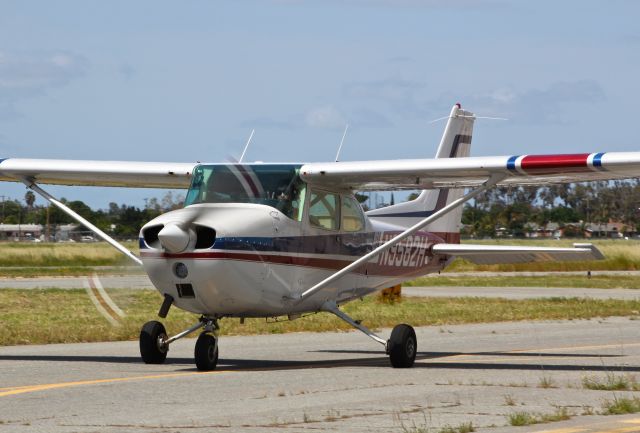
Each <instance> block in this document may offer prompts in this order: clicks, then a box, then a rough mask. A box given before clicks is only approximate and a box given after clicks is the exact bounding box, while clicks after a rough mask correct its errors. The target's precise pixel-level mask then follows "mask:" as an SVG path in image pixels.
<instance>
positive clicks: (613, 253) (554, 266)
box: [0, 239, 640, 272]
mask: <svg viewBox="0 0 640 433" xmlns="http://www.w3.org/2000/svg"><path fill="white" fill-rule="evenodd" d="M573 242H591V243H593V244H594V245H596V246H597V247H598V248H599V249H600V250H601V251H602V253H603V254H604V255H605V257H606V259H605V260H598V261H576V262H560V261H552V262H536V263H518V264H502V265H475V264H473V263H471V262H468V261H466V260H463V259H456V260H455V261H454V262H453V263H452V264H451V265H450V266H449V267H448V268H447V270H446V271H447V272H481V271H495V272H504V271H512V272H518V271H530V272H533V271H547V272H549V271H588V270H591V271H598V270H619V271H621V270H640V241H639V240H635V239H634V240H599V239H594V240H584V239H573V240H572V239H563V240H559V241H556V240H546V239H545V240H542V239H536V240H534V239H528V240H527V239H487V240H481V241H475V240H464V241H462V243H464V244H474V245H521V246H540V247H542V246H546V247H571V246H572V244H573ZM124 245H125V247H127V248H128V249H130V250H131V251H133V252H135V253H137V251H138V245H137V242H136V241H128V242H124ZM126 264H130V263H129V262H128V259H127V258H126V257H124V256H123V255H122V254H121V253H120V252H118V251H117V250H115V249H114V248H113V247H111V246H110V245H108V244H107V243H106V242H91V243H44V242H43V243H29V242H2V243H0V267H7V266H34V267H39V266H66V267H75V266H118V265H126Z"/></svg>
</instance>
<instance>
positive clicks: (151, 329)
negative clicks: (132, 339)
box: [140, 320, 169, 364]
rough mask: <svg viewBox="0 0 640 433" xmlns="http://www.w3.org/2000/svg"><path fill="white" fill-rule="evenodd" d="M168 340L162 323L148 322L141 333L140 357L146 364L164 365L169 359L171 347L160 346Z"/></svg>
mask: <svg viewBox="0 0 640 433" xmlns="http://www.w3.org/2000/svg"><path fill="white" fill-rule="evenodd" d="M166 339H167V331H166V330H165V329H164V325H163V324H162V323H160V322H157V321H155V320H152V321H151V322H147V323H145V324H144V326H143V327H142V330H141V331H140V356H141V357H142V360H143V361H144V363H145V364H162V363H163V362H164V360H165V359H167V352H168V350H169V347H168V346H166V345H162V344H160V342H161V341H162V340H166Z"/></svg>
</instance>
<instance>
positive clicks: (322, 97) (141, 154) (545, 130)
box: [0, 0, 640, 208]
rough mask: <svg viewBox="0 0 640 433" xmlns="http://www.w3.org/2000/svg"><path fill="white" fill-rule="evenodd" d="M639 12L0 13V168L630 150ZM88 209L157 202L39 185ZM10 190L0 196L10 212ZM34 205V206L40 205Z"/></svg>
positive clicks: (87, 5) (165, 8)
mask: <svg viewBox="0 0 640 433" xmlns="http://www.w3.org/2000/svg"><path fill="white" fill-rule="evenodd" d="M639 16H640V2H634V1H621V0H611V1H607V2H594V1H562V2H557V1H537V2H516V1H512V2H510V1H500V0H476V1H472V0H460V1H445V0H395V1H391V0H371V1H366V0H343V1H340V0H325V1H319V0H316V1H311V0H273V1H269V0H261V1H257V0H256V1H251V0H236V1H184V2H169V1H138V2H131V1H110V2H86V1H56V2H45V1H42V2H35V1H23V2H11V1H0V157H2V158H4V157H25V158H27V157H28V158H62V159H110V160H142V161H180V162H192V161H211V162H217V161H223V160H225V159H226V158H227V157H228V156H230V155H234V156H236V157H237V156H238V155H239V154H240V153H241V151H242V147H243V145H244V142H245V141H246V139H247V137H248V135H249V133H250V131H251V129H252V128H255V129H256V133H255V137H254V140H253V142H252V145H251V147H250V149H249V151H248V153H247V156H246V160H251V161H252V160H262V161H322V160H331V159H332V158H333V157H334V156H335V152H336V149H337V146H338V144H339V141H340V138H341V135H342V130H343V128H344V125H345V123H349V125H350V127H349V133H348V135H347V138H346V140H345V145H344V148H343V152H342V157H341V159H342V160H358V159H394V158H420V157H430V156H432V155H433V154H434V152H435V148H436V146H437V143H438V140H439V138H440V135H441V133H442V129H443V127H444V123H443V122H436V123H433V124H431V123H429V121H430V120H433V119H436V118H439V117H442V116H445V115H446V114H447V113H448V112H449V110H450V108H451V105H453V104H454V103H456V102H461V103H462V104H463V106H464V107H465V108H468V109H470V110H471V111H474V112H475V113H476V114H477V115H480V116H501V117H507V118H509V119H510V120H509V121H490V120H479V121H478V122H476V127H475V130H474V139H473V146H472V155H476V156H480V155H504V154H524V153H554V152H555V153H560V152H583V151H631V150H639V147H640V146H639V143H638V140H637V134H636V133H635V130H634V128H635V127H634V126H633V125H634V124H635V121H636V115H635V111H636V105H637V101H638V100H639V99H640V80H638V78H637V77H638V76H639V75H640V55H638V53H639V52H640V27H639V26H638V25H637V19H638V17H639ZM48 189H49V190H50V191H51V192H52V193H54V194H55V195H58V196H63V197H66V198H67V199H80V200H84V201H86V202H87V203H88V204H90V205H91V206H92V207H100V208H105V207H107V205H108V203H109V202H111V201H115V202H118V203H122V202H126V203H131V204H135V205H139V206H141V205H143V203H144V201H143V199H144V198H145V197H153V196H161V195H162V194H163V192H162V191H156V190H123V189H109V188H98V189H95V188H69V187H48ZM24 193H25V189H24V187H21V186H18V185H13V184H6V183H5V184H0V195H5V196H10V197H12V198H19V199H21V198H22V197H23V196H24ZM38 202H40V203H42V201H41V199H38Z"/></svg>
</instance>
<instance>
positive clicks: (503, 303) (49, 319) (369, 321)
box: [0, 289, 640, 345]
mask: <svg viewBox="0 0 640 433" xmlns="http://www.w3.org/2000/svg"><path fill="white" fill-rule="evenodd" d="M108 293H109V295H110V296H111V298H112V299H113V300H114V301H115V303H116V304H117V305H118V306H119V307H120V308H121V309H122V310H124V312H125V313H126V317H125V318H124V319H123V320H121V324H120V325H119V326H112V325H110V323H109V322H108V321H107V320H106V319H105V318H103V317H102V316H101V315H100V314H99V313H98V312H97V310H96V309H95V307H94V306H93V304H92V303H91V301H90V299H89V297H88V296H87V294H86V292H85V291H84V290H62V289H42V290H23V289H2V290H0V345H15V344H41V343H70V342H89V341H117V340H135V339H137V338H138V334H139V332H140V328H141V326H142V325H143V324H144V323H145V322H146V321H148V320H154V319H157V316H156V314H157V311H158V307H159V305H160V303H161V302H162V299H161V297H160V294H159V293H158V292H156V291H155V290H126V289H110V290H108ZM344 310H345V311H346V312H347V313H348V314H350V315H351V316H352V317H354V318H355V319H362V320H363V322H364V324H366V325H367V326H369V327H372V328H382V327H391V326H394V325H396V324H398V323H403V322H405V323H411V324H412V325H414V326H426V325H436V326H437V325H450V324H463V323H485V322H502V321H519V320H551V319H553V320H562V319H565V320H567V319H589V318H593V317H608V316H633V317H638V311H639V310H640V301H625V300H613V299H609V300H596V299H578V298H546V299H528V300H506V299H489V298H404V299H403V300H402V301H401V302H397V303H394V304H386V303H380V302H378V301H377V300H376V298H375V297H367V298H365V299H364V300H363V301H355V302H352V303H350V304H347V305H346V306H345V308H344ZM196 320H197V316H196V315H194V314H191V313H187V312H185V311H182V310H179V309H178V308H173V309H172V310H171V312H170V314H169V316H168V318H167V319H165V320H163V322H164V323H165V326H166V327H167V330H168V331H169V333H176V332H179V331H181V330H183V329H185V328H187V327H188V326H190V325H192V324H193V323H194V322H195V321H196ZM220 325H221V327H222V334H226V335H247V334H269V333H272V334H273V333H285V332H323V331H336V330H350V329H351V327H350V326H349V325H347V324H346V323H344V322H343V321H341V320H339V319H337V318H336V317H334V316H333V315H331V314H328V313H319V314H313V315H310V316H307V317H304V318H301V319H298V320H294V321H282V322H277V323H267V322H266V321H265V320H264V319H247V320H246V322H245V324H243V325H241V324H240V323H239V320H237V319H223V320H222V321H221V323H220Z"/></svg>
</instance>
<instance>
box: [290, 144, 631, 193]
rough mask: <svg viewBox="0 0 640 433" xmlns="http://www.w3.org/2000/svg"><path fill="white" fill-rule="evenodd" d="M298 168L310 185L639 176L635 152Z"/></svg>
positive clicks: (371, 187)
mask: <svg viewBox="0 0 640 433" xmlns="http://www.w3.org/2000/svg"><path fill="white" fill-rule="evenodd" d="M300 173H301V176H302V178H303V179H304V180H305V181H307V182H308V183H310V184H311V185H316V186H323V187H328V188H341V189H350V190H356V191H375V190H391V189H437V188H455V187H458V188H464V187H474V186H478V185H480V184H482V183H483V182H485V181H486V180H487V179H488V178H489V177H491V176H505V177H504V178H503V179H502V180H501V181H500V182H498V185H523V186H525V185H536V186H539V185H544V184H554V183H572V182H587V181H597V180H611V179H628V178H634V177H639V176H640V152H608V153H604V152H601V153H578V154H556V155H520V156H518V155H515V156H490V157H466V158H445V159H409V160H386V161H355V162H328V163H311V164H305V165H303V166H302V168H301V169H300Z"/></svg>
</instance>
